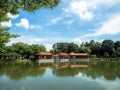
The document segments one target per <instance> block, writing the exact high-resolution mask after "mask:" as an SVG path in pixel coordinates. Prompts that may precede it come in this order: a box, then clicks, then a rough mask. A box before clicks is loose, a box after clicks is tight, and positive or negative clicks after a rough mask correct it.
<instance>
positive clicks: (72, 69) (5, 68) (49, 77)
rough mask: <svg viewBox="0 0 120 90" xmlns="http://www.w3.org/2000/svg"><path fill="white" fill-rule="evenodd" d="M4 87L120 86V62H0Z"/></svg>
mask: <svg viewBox="0 0 120 90" xmlns="http://www.w3.org/2000/svg"><path fill="white" fill-rule="evenodd" d="M0 90H120V62H111V63H108V62H99V63H91V64H90V63H89V64H88V63H87V64H85V63H84V64H73V65H63V66H62V65H59V66H57V65H56V66H52V65H41V66H38V65H36V64H35V65H34V64H30V65H29V64H25V65H9V64H8V65H6V64H0Z"/></svg>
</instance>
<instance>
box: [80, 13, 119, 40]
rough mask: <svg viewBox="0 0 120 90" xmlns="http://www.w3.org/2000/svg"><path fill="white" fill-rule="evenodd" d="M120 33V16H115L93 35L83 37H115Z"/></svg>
mask: <svg viewBox="0 0 120 90" xmlns="http://www.w3.org/2000/svg"><path fill="white" fill-rule="evenodd" d="M118 33H120V14H117V15H114V16H113V17H111V19H109V20H108V21H106V22H104V23H102V26H101V28H99V29H97V30H95V32H94V33H92V34H86V35H84V36H82V37H84V38H86V37H95V36H100V35H115V34H118Z"/></svg>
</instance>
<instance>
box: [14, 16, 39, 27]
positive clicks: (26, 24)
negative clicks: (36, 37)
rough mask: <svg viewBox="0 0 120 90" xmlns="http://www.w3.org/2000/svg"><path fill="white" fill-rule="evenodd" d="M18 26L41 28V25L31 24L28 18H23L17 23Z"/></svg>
mask: <svg viewBox="0 0 120 90" xmlns="http://www.w3.org/2000/svg"><path fill="white" fill-rule="evenodd" d="M15 25H16V26H18V27H23V28H25V29H41V26H40V25H30V23H29V21H28V20H27V19H26V18H22V19H21V20H20V22H19V23H16V24H15Z"/></svg>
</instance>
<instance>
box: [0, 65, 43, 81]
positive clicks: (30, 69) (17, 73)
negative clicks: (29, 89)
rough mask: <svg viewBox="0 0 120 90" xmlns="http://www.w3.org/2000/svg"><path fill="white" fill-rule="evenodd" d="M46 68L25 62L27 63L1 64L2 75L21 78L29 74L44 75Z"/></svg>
mask: <svg viewBox="0 0 120 90" xmlns="http://www.w3.org/2000/svg"><path fill="white" fill-rule="evenodd" d="M44 73H45V70H44V69H43V70H39V69H38V66H35V65H31V64H25V65H21V64H18V65H0V76H2V75H6V76H8V77H9V78H10V79H13V80H20V79H24V78H26V77H28V76H30V77H35V76H42V75H44Z"/></svg>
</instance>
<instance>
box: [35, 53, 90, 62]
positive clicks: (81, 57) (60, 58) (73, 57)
mask: <svg viewBox="0 0 120 90" xmlns="http://www.w3.org/2000/svg"><path fill="white" fill-rule="evenodd" d="M36 59H37V62H38V63H55V62H88V61H89V54H87V53H73V52H72V53H70V54H67V53H59V54H55V55H53V54H52V53H48V52H40V53H38V54H36Z"/></svg>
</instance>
